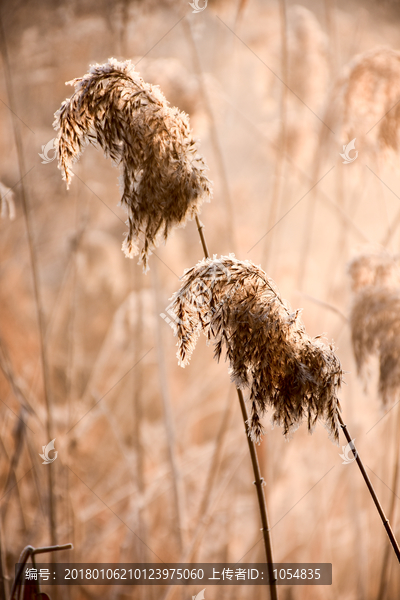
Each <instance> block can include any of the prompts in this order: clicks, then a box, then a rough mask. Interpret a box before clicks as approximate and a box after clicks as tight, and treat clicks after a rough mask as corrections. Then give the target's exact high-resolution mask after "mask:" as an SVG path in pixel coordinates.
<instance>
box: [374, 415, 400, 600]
mask: <svg viewBox="0 0 400 600" xmlns="http://www.w3.org/2000/svg"><path fill="white" fill-rule="evenodd" d="M395 433H396V444H395V456H394V468H393V481H392V485H391V490H392V501H391V503H390V508H389V521H391V522H392V523H393V522H394V519H395V513H396V499H397V498H398V495H397V489H398V485H399V475H400V404H399V406H398V407H397V422H395ZM389 552H390V546H389V544H386V547H385V552H384V554H383V559H382V568H381V580H380V584H379V592H378V600H384V599H385V596H386V591H387V585H388V582H389V577H390V559H389Z"/></svg>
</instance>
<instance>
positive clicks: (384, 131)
mask: <svg viewBox="0 0 400 600" xmlns="http://www.w3.org/2000/svg"><path fill="white" fill-rule="evenodd" d="M399 97H400V52H399V51H397V50H392V49H391V48H386V47H377V48H374V49H372V50H368V51H367V52H364V53H362V54H359V55H357V56H356V57H355V58H354V59H353V60H352V61H351V62H350V63H349V64H348V65H347V66H346V68H345V70H344V73H343V76H341V77H340V79H339V80H338V82H337V84H336V86H335V87H334V89H333V90H332V94H331V102H330V103H329V109H328V113H327V115H326V117H325V121H326V122H328V124H329V125H330V126H331V127H332V128H333V129H334V130H335V131H336V132H338V131H339V130H340V133H341V138H342V142H343V143H347V142H348V141H349V140H352V139H353V138H357V144H358V147H361V145H362V147H363V148H364V149H366V148H368V149H369V150H370V151H371V152H373V153H375V154H376V155H380V154H381V153H382V151H387V150H394V151H397V150H398V148H399V138H398V131H399V127H400V104H399ZM326 135H328V134H327V133H326Z"/></svg>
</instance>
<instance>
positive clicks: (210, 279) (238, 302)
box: [168, 254, 343, 441]
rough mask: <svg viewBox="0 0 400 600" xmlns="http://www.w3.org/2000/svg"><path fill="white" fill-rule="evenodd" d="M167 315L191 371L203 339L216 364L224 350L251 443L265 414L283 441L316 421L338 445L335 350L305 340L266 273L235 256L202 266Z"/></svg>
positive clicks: (186, 278)
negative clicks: (243, 400) (245, 392)
mask: <svg viewBox="0 0 400 600" xmlns="http://www.w3.org/2000/svg"><path fill="white" fill-rule="evenodd" d="M168 312H169V314H170V315H171V316H173V317H174V330H175V335H177V337H178V343H177V345H178V353H177V356H178V359H179V363H180V365H181V366H185V365H186V364H188V362H189V360H190V356H191V354H192V352H193V350H194V347H195V345H196V342H197V338H198V337H199V335H200V331H203V332H204V333H205V335H206V336H207V340H208V342H210V341H213V343H214V357H215V358H216V359H217V360H219V359H220V357H221V353H222V349H223V347H225V352H226V357H227V359H228V360H229V363H230V374H231V379H232V381H233V382H234V383H235V384H236V386H237V387H239V388H241V389H246V388H247V389H249V390H250V403H251V415H250V418H249V426H250V430H251V437H252V439H253V440H254V441H259V440H260V437H261V435H262V433H263V428H262V425H261V422H260V418H261V417H262V415H263V414H264V413H265V412H266V410H267V409H268V408H271V409H272V410H273V416H272V422H273V424H275V423H277V424H278V425H280V426H282V427H283V430H284V431H283V432H284V435H285V436H288V435H289V434H290V433H291V432H292V431H295V430H296V429H297V428H298V427H299V425H300V423H301V422H302V420H303V419H305V418H306V419H307V422H308V429H309V431H312V430H313V428H314V426H315V424H316V421H317V419H318V418H320V419H321V420H323V421H324V423H325V426H326V428H327V429H328V431H329V433H330V435H331V437H332V438H333V439H334V440H335V441H338V438H339V423H338V416H337V415H338V411H339V410H340V405H339V400H338V398H337V390H338V388H339V387H340V384H341V381H342V375H343V374H342V370H341V366H340V362H339V360H338V358H337V357H336V355H335V354H334V348H333V346H328V345H326V344H324V343H323V342H322V341H321V340H320V339H318V338H314V339H312V338H310V337H309V336H308V335H307V333H306V331H305V328H304V325H303V324H302V322H301V320H300V317H299V314H300V310H296V311H295V312H291V310H290V308H289V306H288V305H287V304H286V303H284V301H283V300H282V299H281V297H280V295H279V292H278V290H277V288H276V286H275V284H274V283H273V282H272V280H271V279H269V277H268V276H267V275H266V273H264V271H263V270H262V269H261V268H260V267H257V266H255V265H254V264H253V263H251V262H249V261H244V262H243V261H239V260H237V259H236V258H235V257H234V255H232V254H231V255H229V256H222V257H221V258H219V259H217V258H216V256H214V258H212V259H211V258H208V259H203V260H202V261H200V262H199V263H198V264H197V265H196V266H195V267H192V268H191V269H188V270H187V271H185V274H184V275H183V278H182V285H181V287H180V289H179V291H178V292H176V293H175V294H174V296H173V297H172V302H171V304H170V306H169V311H168Z"/></svg>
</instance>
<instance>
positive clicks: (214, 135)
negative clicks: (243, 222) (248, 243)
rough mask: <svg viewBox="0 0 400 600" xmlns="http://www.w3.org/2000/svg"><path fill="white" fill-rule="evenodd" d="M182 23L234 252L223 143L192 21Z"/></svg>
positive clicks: (229, 194)
mask: <svg viewBox="0 0 400 600" xmlns="http://www.w3.org/2000/svg"><path fill="white" fill-rule="evenodd" d="M182 24H183V27H184V30H185V34H186V37H187V39H188V41H189V44H190V46H191V49H192V54H193V63H194V68H195V71H196V74H197V77H198V79H199V86H200V93H201V96H202V99H203V105H204V109H205V111H206V113H207V116H208V120H209V123H210V137H211V143H212V146H213V149H214V155H215V159H216V162H217V167H218V171H219V175H220V178H221V185H222V193H223V196H224V200H225V204H226V225H227V228H228V239H229V243H230V247H231V248H232V251H233V252H234V251H235V247H236V246H235V237H234V229H233V208H232V196H231V192H230V188H229V182H228V176H227V173H226V168H225V163H224V157H223V155H222V150H221V144H220V142H219V138H218V132H217V125H216V123H215V119H214V113H213V111H212V108H211V103H210V100H209V98H208V94H207V90H206V85H205V82H204V77H203V72H202V69H201V64H200V58H199V54H198V52H197V48H196V43H195V41H194V39H193V35H192V30H191V27H190V23H189V21H188V19H187V18H184V19H183V20H182Z"/></svg>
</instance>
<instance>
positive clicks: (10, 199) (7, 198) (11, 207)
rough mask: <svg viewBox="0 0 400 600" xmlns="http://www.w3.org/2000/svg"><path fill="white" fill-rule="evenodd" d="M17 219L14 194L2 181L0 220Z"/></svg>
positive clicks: (0, 184)
mask: <svg viewBox="0 0 400 600" xmlns="http://www.w3.org/2000/svg"><path fill="white" fill-rule="evenodd" d="M7 216H8V218H9V219H10V221H13V220H14V219H15V204H14V192H13V191H12V190H11V189H10V188H8V187H7V186H5V185H4V183H1V181H0V218H2V219H5V218H6V217H7Z"/></svg>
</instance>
